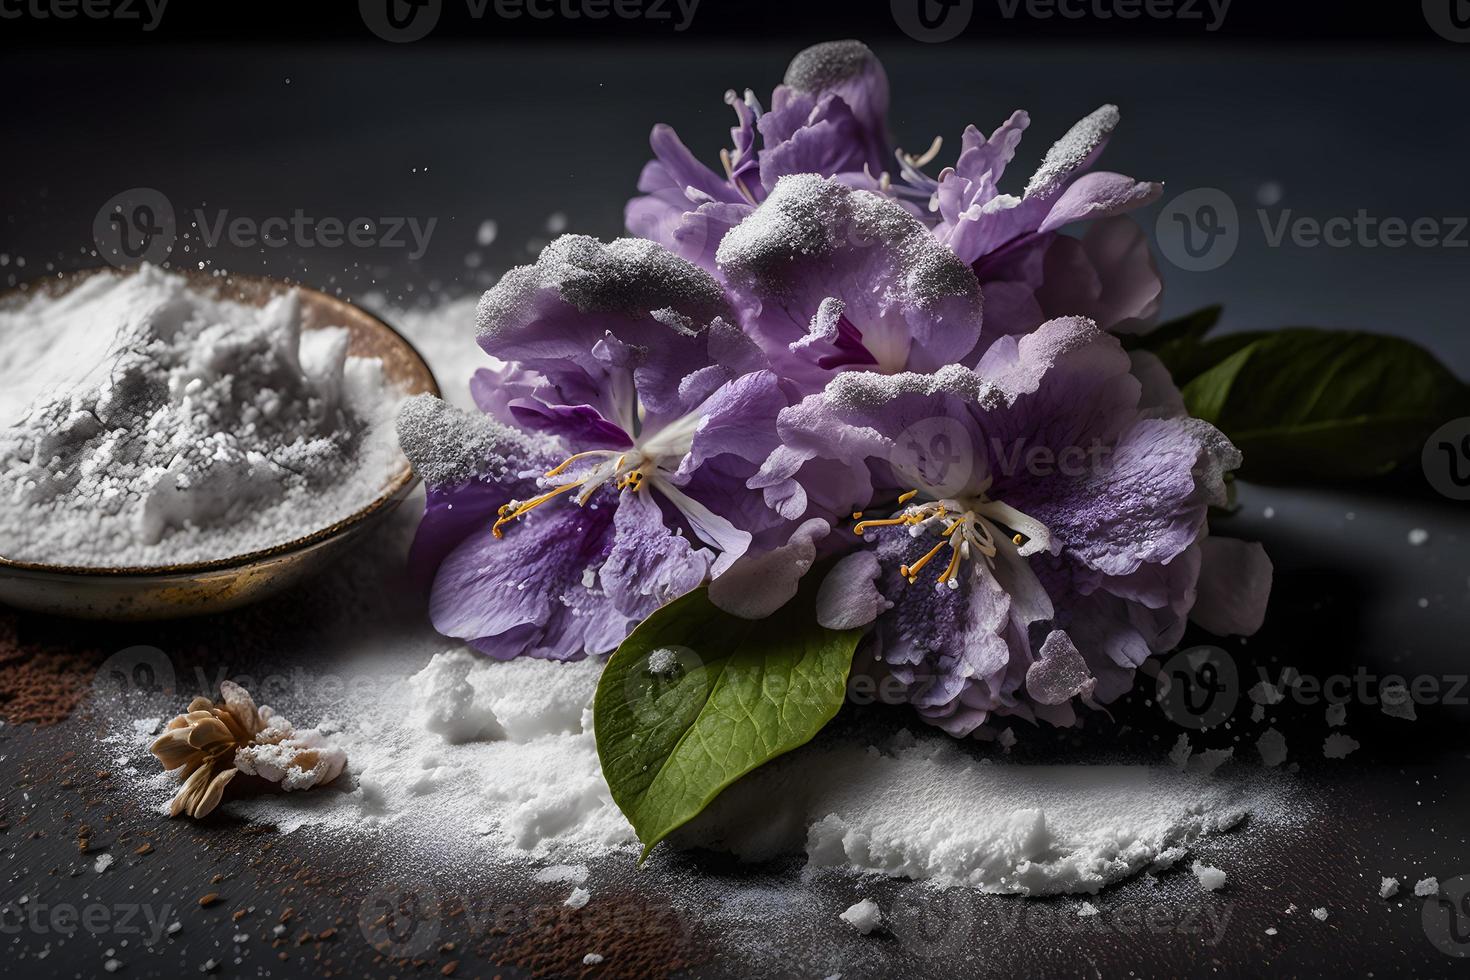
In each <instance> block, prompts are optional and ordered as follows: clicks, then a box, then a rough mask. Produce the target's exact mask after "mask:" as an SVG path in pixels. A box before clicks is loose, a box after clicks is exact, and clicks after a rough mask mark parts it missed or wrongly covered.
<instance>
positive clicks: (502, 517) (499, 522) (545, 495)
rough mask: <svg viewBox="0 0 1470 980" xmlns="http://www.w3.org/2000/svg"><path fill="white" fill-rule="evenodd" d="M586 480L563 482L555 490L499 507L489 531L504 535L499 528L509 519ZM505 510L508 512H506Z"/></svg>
mask: <svg viewBox="0 0 1470 980" xmlns="http://www.w3.org/2000/svg"><path fill="white" fill-rule="evenodd" d="M586 482H587V481H586V480H578V481H577V482H576V483H566V484H563V485H562V486H559V487H557V488H556V489H555V490H550V491H547V492H546V493H543V494H542V495H541V496H539V497H535V498H533V499H531V500H528V501H526V502H525V503H523V504H521V503H518V504H514V505H512V504H506V505H505V506H504V507H502V508H500V512H499V513H500V517H499V519H497V520H496V522H495V524H494V525H493V526H492V527H491V528H490V533H491V534H493V535H495V536H496V537H497V538H503V537H505V532H504V531H502V530H501V527H502V526H504V525H506V524H509V523H510V522H511V521H513V520H516V519H517V518H520V517H524V516H525V515H527V514H529V513H530V512H531V511H533V510H535V509H536V508H537V507H540V506H541V505H542V504H544V503H546V502H547V501H548V500H551V499H552V498H554V497H559V496H561V495H562V494H564V493H566V492H567V491H568V490H575V489H577V488H578V487H580V486H581V485H582V484H583V483H586ZM512 506H514V507H515V509H514V510H511V507H512ZM507 511H510V512H509V513H506V512H507Z"/></svg>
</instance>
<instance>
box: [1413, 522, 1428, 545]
mask: <svg viewBox="0 0 1470 980" xmlns="http://www.w3.org/2000/svg"><path fill="white" fill-rule="evenodd" d="M1428 543H1429V532H1428V531H1426V530H1424V529H1423V528H1422V527H1416V528H1414V529H1413V530H1411V531H1410V532H1409V544H1411V545H1413V546H1414V547H1416V548H1417V547H1419V546H1420V545H1424V544H1428Z"/></svg>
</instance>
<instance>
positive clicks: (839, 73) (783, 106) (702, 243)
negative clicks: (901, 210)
mask: <svg viewBox="0 0 1470 980" xmlns="http://www.w3.org/2000/svg"><path fill="white" fill-rule="evenodd" d="M725 101H726V102H727V103H729V105H730V106H731V108H733V109H734V110H735V116H736V125H735V127H734V128H733V129H731V131H730V133H731V139H732V142H733V146H732V147H731V148H730V149H727V150H722V151H721V153H720V161H721V163H722V164H723V173H716V172H715V171H713V170H711V169H710V168H709V167H707V166H705V165H704V164H702V163H700V162H699V160H698V159H696V158H695V156H694V154H693V153H691V152H690V151H689V149H688V147H686V146H685V145H684V144H683V143H682V142H680V140H679V137H678V135H677V134H676V133H675V132H674V130H673V129H672V128H670V127H668V126H666V125H663V124H662V123H660V124H659V125H657V126H655V127H654V128H653V134H652V135H651V136H650V138H649V143H650V145H651V146H652V148H653V154H654V158H655V159H653V160H651V161H649V163H648V164H647V165H646V166H644V168H643V174H642V175H641V176H640V177H639V179H638V190H639V191H640V192H641V193H642V196H641V197H636V198H634V199H632V200H631V201H629V202H628V206H627V212H626V215H625V220H626V224H627V227H628V231H629V232H631V233H632V234H634V235H637V236H639V237H641V238H648V239H652V240H653V241H656V242H659V243H661V244H663V245H665V246H667V247H668V248H669V249H670V250H672V251H674V252H676V253H677V254H679V255H682V256H683V257H685V258H687V259H689V260H690V261H692V262H695V263H698V264H699V265H702V266H704V267H706V268H713V260H714V254H715V249H717V248H718V247H719V244H720V240H721V239H722V238H723V237H724V234H725V232H727V231H728V230H729V229H730V228H732V227H734V226H735V225H736V224H738V223H739V222H740V220H741V219H742V218H744V217H745V215H747V214H749V213H750V211H751V209H752V208H754V207H755V206H756V205H757V204H759V203H760V202H761V201H763V200H765V199H766V196H767V195H768V194H769V193H770V192H771V191H772V190H773V189H774V188H775V186H776V182H777V181H778V180H779V179H780V178H781V177H783V176H785V175H787V174H798V173H814V174H820V175H823V176H837V175H841V176H842V177H843V179H845V180H847V181H849V182H851V183H854V184H858V185H860V186H874V187H876V186H877V183H878V182H877V180H876V179H875V178H874V177H872V176H871V175H872V174H878V173H881V172H882V171H883V169H884V167H885V166H886V165H887V163H888V160H889V159H890V156H889V149H888V136H887V122H886V118H887V115H888V77H887V75H886V74H885V73H884V71H883V66H882V64H881V63H879V61H878V59H877V58H876V57H874V55H873V53H872V52H871V51H869V50H868V48H867V46H866V45H864V44H862V43H861V42H859V41H829V42H827V43H825V44H818V45H815V46H813V47H810V48H807V49H806V50H805V51H802V52H801V53H800V54H798V55H797V56H796V57H795V58H793V59H792V61H791V65H790V66H789V67H788V68H787V69H786V78H785V82H784V83H783V84H782V85H779V86H777V87H776V90H775V92H774V93H773V94H772V96H771V107H770V109H769V110H766V109H764V108H763V107H762V106H761V104H760V102H759V101H758V100H757V99H756V97H755V94H754V93H753V92H751V91H750V90H749V89H747V90H746V92H745V95H744V96H743V97H740V96H737V95H736V94H735V93H734V92H733V91H731V92H727V93H726V95H725Z"/></svg>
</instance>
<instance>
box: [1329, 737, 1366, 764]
mask: <svg viewBox="0 0 1470 980" xmlns="http://www.w3.org/2000/svg"><path fill="white" fill-rule="evenodd" d="M1359 746H1360V743H1359V742H1358V740H1357V739H1355V738H1353V737H1352V736H1351V735H1343V734H1341V733H1340V732H1334V733H1332V734H1331V735H1328V736H1327V738H1326V739H1325V740H1324V741H1323V743H1322V754H1323V755H1324V756H1325V757H1327V758H1329V759H1346V758H1347V757H1348V756H1350V755H1352V754H1353V753H1354V752H1356V751H1357V750H1358V748H1359Z"/></svg>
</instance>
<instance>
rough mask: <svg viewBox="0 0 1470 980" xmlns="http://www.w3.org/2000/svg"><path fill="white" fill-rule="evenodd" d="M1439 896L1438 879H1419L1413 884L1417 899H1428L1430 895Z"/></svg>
mask: <svg viewBox="0 0 1470 980" xmlns="http://www.w3.org/2000/svg"><path fill="white" fill-rule="evenodd" d="M1438 894H1439V879H1438V878H1435V877H1432V876H1431V877H1429V878H1420V879H1419V880H1418V881H1416V882H1414V895H1415V896H1416V897H1418V898H1428V897H1429V896H1430V895H1438Z"/></svg>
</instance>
